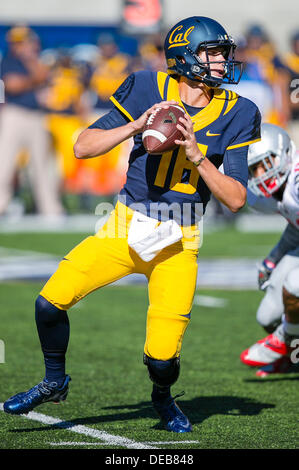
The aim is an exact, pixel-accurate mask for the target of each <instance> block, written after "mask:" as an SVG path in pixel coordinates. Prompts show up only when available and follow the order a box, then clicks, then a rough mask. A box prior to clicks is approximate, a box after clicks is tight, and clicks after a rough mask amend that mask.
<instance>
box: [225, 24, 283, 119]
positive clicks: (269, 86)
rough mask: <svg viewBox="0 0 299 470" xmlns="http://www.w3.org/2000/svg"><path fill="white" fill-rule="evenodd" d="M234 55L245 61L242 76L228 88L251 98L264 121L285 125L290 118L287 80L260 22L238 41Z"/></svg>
mask: <svg viewBox="0 0 299 470" xmlns="http://www.w3.org/2000/svg"><path fill="white" fill-rule="evenodd" d="M236 57H237V59H238V60H240V61H242V62H244V72H243V75H242V79H241V81H240V83H239V84H238V85H237V86H234V87H231V89H232V90H234V91H236V92H237V93H239V94H240V95H242V96H245V97H247V98H249V99H250V100H252V101H253V102H254V103H255V104H256V105H257V106H258V107H259V109H260V112H261V115H262V119H263V121H264V122H269V123H272V124H278V125H281V126H286V124H287V122H288V120H289V98H288V79H287V75H286V72H285V69H284V67H283V64H282V62H281V60H280V58H279V57H278V55H277V54H276V52H275V48H274V45H273V43H272V42H271V41H270V39H269V38H268V36H267V34H266V32H265V31H264V29H263V28H262V27H261V26H259V25H254V26H252V27H250V28H249V29H248V30H247V32H246V34H245V36H244V37H243V38H240V39H239V41H238V47H237V49H236Z"/></svg>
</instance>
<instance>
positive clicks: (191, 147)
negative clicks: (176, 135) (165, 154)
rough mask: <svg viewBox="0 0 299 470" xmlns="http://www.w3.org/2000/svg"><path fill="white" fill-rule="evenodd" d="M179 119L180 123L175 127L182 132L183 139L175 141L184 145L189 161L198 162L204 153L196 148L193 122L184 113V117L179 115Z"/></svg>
mask: <svg viewBox="0 0 299 470" xmlns="http://www.w3.org/2000/svg"><path fill="white" fill-rule="evenodd" d="M179 121H180V122H181V124H177V128H178V129H179V130H180V131H181V133H182V134H183V136H184V140H176V141H175V143H176V144H177V145H182V146H183V147H185V153H186V157H187V158H188V160H190V162H192V163H194V162H198V161H199V160H200V159H202V158H204V155H203V153H202V152H201V151H200V150H199V148H198V145H197V142H196V138H195V134H194V131H193V122H192V121H191V118H190V116H189V115H188V114H185V115H184V117H180V118H179Z"/></svg>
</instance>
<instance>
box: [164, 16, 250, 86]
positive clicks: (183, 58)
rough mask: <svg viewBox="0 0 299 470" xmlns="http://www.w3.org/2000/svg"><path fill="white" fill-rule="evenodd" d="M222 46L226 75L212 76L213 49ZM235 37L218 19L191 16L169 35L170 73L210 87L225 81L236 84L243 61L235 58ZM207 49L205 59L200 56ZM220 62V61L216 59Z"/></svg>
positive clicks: (166, 52) (176, 26)
mask: <svg viewBox="0 0 299 470" xmlns="http://www.w3.org/2000/svg"><path fill="white" fill-rule="evenodd" d="M216 47H217V48H221V51H222V54H223V57H224V59H225V60H224V61H222V63H223V67H224V75H223V76H222V77H216V76H213V75H212V72H211V65H213V63H215V62H216V61H215V62H213V61H212V60H209V56H208V51H209V49H210V48H216ZM235 48H236V45H235V43H234V40H233V39H232V38H231V37H230V36H229V35H228V34H227V32H226V31H225V29H224V28H223V27H222V26H221V24H219V23H218V22H217V21H215V20H212V19H211V18H207V17H205V16H192V17H190V18H186V19H184V20H182V21H180V22H179V23H177V24H176V25H175V26H173V28H171V30H170V31H169V33H168V34H167V36H166V39H165V43H164V51H165V57H166V62H167V68H168V73H169V74H170V75H183V76H184V77H187V78H189V79H190V80H197V81H198V80H200V81H202V82H203V83H205V84H206V85H207V86H209V87H218V86H219V85H221V84H222V83H226V84H228V83H230V84H237V83H239V81H240V78H241V75H242V63H241V62H239V61H236V60H235V57H234V51H235ZM199 51H205V57H206V60H202V59H200V58H199V57H198V55H197V54H198V52H199ZM217 64H219V62H218V61H217Z"/></svg>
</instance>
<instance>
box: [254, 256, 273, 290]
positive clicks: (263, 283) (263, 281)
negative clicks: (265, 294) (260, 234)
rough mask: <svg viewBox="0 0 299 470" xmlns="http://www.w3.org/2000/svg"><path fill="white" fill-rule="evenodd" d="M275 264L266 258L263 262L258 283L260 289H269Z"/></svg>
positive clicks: (259, 270)
mask: <svg viewBox="0 0 299 470" xmlns="http://www.w3.org/2000/svg"><path fill="white" fill-rule="evenodd" d="M275 266H276V265H275V263H273V262H272V261H270V260H269V259H267V258H265V259H264V261H263V262H262V264H261V265H260V266H259V267H258V285H259V289H260V290H266V289H267V287H268V285H269V279H270V276H271V274H272V272H273V270H274V268H275Z"/></svg>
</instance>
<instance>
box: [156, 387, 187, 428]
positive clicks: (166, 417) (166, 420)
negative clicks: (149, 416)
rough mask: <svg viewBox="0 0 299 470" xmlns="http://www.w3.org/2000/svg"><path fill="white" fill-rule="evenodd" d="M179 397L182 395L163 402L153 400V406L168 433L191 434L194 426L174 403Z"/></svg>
mask: <svg viewBox="0 0 299 470" xmlns="http://www.w3.org/2000/svg"><path fill="white" fill-rule="evenodd" d="M178 396H181V395H177V396H175V397H174V398H172V397H168V398H166V400H165V399H164V400H163V401H162V400H161V401H157V400H153V406H154V408H155V410H156V412H157V413H158V415H159V416H160V418H161V421H162V423H163V424H164V426H165V428H166V430H167V431H172V432H191V431H192V426H191V423H190V421H189V419H188V418H187V416H185V415H184V413H183V412H182V410H181V409H180V408H179V407H178V405H177V404H176V402H175V401H174V400H175V398H177V397H178Z"/></svg>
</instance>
